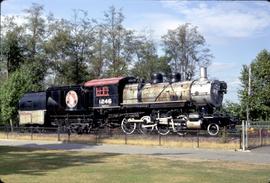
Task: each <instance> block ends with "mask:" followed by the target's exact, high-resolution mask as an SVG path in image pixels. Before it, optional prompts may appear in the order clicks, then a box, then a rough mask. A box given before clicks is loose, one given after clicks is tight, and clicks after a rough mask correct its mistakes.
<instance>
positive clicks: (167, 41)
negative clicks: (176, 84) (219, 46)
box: [162, 23, 213, 78]
mask: <svg viewBox="0 0 270 183" xmlns="http://www.w3.org/2000/svg"><path fill="white" fill-rule="evenodd" d="M162 39H163V45H164V50H165V52H166V55H167V56H168V57H170V58H171V68H172V70H173V72H179V73H181V75H182V76H183V77H184V78H186V77H187V76H188V75H187V73H189V75H190V76H191V77H192V76H194V73H195V69H196V68H197V67H198V66H207V65H209V63H210V60H211V58H212V57H213V56H212V55H211V53H210V50H209V48H207V45H206V41H205V39H204V37H203V36H202V35H201V34H200V33H199V32H198V28H197V27H193V26H191V25H190V24H188V23H186V24H184V25H180V26H179V27H177V28H176V29H175V30H169V31H168V33H167V34H166V35H164V36H163V37H162Z"/></svg>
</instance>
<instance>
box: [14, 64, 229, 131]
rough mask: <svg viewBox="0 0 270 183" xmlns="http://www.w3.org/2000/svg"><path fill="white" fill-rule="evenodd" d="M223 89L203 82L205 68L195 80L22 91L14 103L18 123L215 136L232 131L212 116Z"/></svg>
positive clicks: (129, 80)
mask: <svg viewBox="0 0 270 183" xmlns="http://www.w3.org/2000/svg"><path fill="white" fill-rule="evenodd" d="M226 91H227V85H226V83H225V82H223V81H218V80H209V79H207V73H206V68H201V76H200V78H199V79H196V80H188V81H182V80H181V77H180V75H179V74H175V75H173V77H172V78H171V80H170V81H169V82H163V76H162V75H161V74H156V75H155V76H154V78H153V80H152V82H149V83H146V82H143V81H142V80H139V79H136V78H134V77H115V78H107V79H95V80H90V81H87V82H85V83H83V84H81V85H75V86H61V87H50V88H48V89H47V90H46V91H44V92H35V93H34V92H33V93H26V94H25V95H24V96H23V97H22V98H21V100H20V102H19V118H20V119H19V121H20V125H28V126H29V125H35V126H66V127H69V128H71V129H73V130H76V131H77V132H78V133H84V132H86V133H87V132H90V130H91V129H93V128H101V127H103V126H109V127H112V128H113V127H120V126H121V129H122V130H123V132H124V133H126V134H132V133H133V132H134V131H135V130H136V129H138V130H139V131H140V132H141V133H148V132H151V131H153V130H157V131H158V133H159V134H161V135H167V134H168V133H169V132H176V133H178V134H179V135H183V134H185V133H186V131H188V130H190V129H205V130H207V131H208V133H209V134H210V135H217V134H218V133H219V131H220V129H221V128H223V127H225V126H226V127H232V126H234V123H233V122H232V121H231V119H230V118H229V117H225V116H222V115H216V114H215V113H214V109H216V108H218V107H220V106H221V104H222V100H223V95H224V94H225V93H226Z"/></svg>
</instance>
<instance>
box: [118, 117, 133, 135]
mask: <svg viewBox="0 0 270 183" xmlns="http://www.w3.org/2000/svg"><path fill="white" fill-rule="evenodd" d="M121 128H122V130H123V132H124V133H125V134H128V135H130V134H132V133H133V132H134V131H135V129H136V123H130V122H128V121H127V119H126V118H124V119H123V120H122V123H121Z"/></svg>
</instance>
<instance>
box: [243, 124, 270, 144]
mask: <svg viewBox="0 0 270 183" xmlns="http://www.w3.org/2000/svg"><path fill="white" fill-rule="evenodd" d="M247 135H248V142H247V144H248V148H249V149H253V148H257V147H261V146H268V145H270V121H252V122H250V124H248V128H247Z"/></svg>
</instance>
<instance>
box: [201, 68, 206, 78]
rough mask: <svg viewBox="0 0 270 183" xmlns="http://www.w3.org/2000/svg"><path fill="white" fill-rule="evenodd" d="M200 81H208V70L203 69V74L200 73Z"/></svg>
mask: <svg viewBox="0 0 270 183" xmlns="http://www.w3.org/2000/svg"><path fill="white" fill-rule="evenodd" d="M200 74H201V75H200V80H206V79H207V68H206V67H201V73H200Z"/></svg>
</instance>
